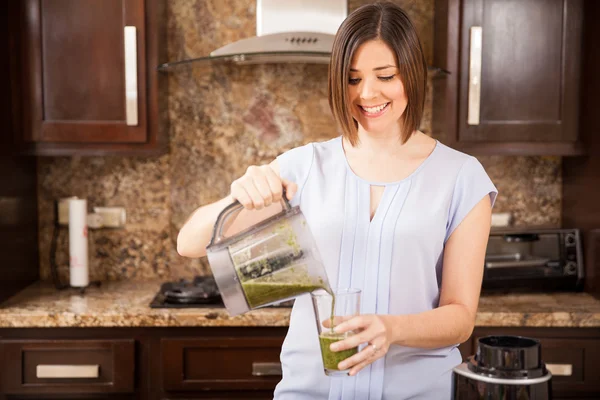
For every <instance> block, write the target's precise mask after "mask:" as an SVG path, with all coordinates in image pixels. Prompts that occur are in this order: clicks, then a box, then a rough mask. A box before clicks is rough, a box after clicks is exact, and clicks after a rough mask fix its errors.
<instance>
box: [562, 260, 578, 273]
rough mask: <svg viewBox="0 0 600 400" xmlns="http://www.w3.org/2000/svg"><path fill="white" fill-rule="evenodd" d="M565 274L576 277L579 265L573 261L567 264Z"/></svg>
mask: <svg viewBox="0 0 600 400" xmlns="http://www.w3.org/2000/svg"><path fill="white" fill-rule="evenodd" d="M564 273H565V275H575V274H576V273H577V264H575V263H574V262H573V261H569V262H568V263H566V264H565V269H564Z"/></svg>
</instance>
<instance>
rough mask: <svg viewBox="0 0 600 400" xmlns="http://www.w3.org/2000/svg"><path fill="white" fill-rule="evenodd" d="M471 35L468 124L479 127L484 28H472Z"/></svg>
mask: <svg viewBox="0 0 600 400" xmlns="http://www.w3.org/2000/svg"><path fill="white" fill-rule="evenodd" d="M470 34H471V38H470V42H471V43H470V44H471V46H470V47H471V51H470V54H469V100H468V103H469V105H468V109H467V123H468V124H469V125H479V108H480V98H481V52H482V47H481V46H482V41H483V28H482V27H481V26H472V27H471V29H470Z"/></svg>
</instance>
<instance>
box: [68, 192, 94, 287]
mask: <svg viewBox="0 0 600 400" xmlns="http://www.w3.org/2000/svg"><path fill="white" fill-rule="evenodd" d="M69 276H70V283H71V286H73V287H85V286H87V285H88V284H89V283H90V282H89V274H88V230H87V200H85V199H72V200H70V201H69Z"/></svg>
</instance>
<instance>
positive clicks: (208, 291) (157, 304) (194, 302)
mask: <svg viewBox="0 0 600 400" xmlns="http://www.w3.org/2000/svg"><path fill="white" fill-rule="evenodd" d="M293 305H294V300H289V301H285V302H282V303H279V304H274V305H271V306H267V307H292V306H293ZM219 307H223V308H224V307H225V305H224V304H223V299H222V298H221V294H220V293H219V288H218V287H217V283H216V282H215V278H213V277H212V276H197V277H195V278H194V279H193V280H191V281H190V280H187V279H181V280H179V281H176V282H165V283H163V284H162V285H161V286H160V290H159V291H158V293H156V296H154V299H152V302H150V308H219Z"/></svg>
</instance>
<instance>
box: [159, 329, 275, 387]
mask: <svg viewBox="0 0 600 400" xmlns="http://www.w3.org/2000/svg"><path fill="white" fill-rule="evenodd" d="M282 343H283V337H281V338H248V337H240V338H193V339H162V340H161V357H162V376H163V384H164V388H165V390H168V391H190V390H269V389H273V388H275V385H276V384H277V383H278V382H279V381H280V380H281V364H280V362H279V353H280V351H281V345H282Z"/></svg>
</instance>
